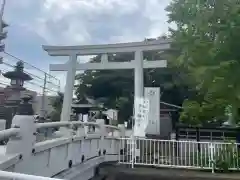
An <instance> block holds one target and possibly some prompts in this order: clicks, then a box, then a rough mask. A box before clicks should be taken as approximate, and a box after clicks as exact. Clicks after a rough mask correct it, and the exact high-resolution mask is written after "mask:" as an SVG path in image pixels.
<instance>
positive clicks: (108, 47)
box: [43, 39, 171, 121]
mask: <svg viewBox="0 0 240 180" xmlns="http://www.w3.org/2000/svg"><path fill="white" fill-rule="evenodd" d="M170 42H171V40H169V39H160V40H156V41H143V42H130V43H118V44H104V45H84V46H43V49H44V50H45V51H47V52H48V54H49V55H50V56H69V61H68V62H67V63H65V64H50V71H67V77H66V85H65V92H64V99H63V107H62V113H61V121H69V120H70V114H71V104H72V97H73V88H74V82H75V74H76V71H77V70H104V69H105V70H106V69H134V95H135V98H136V97H143V96H144V94H143V91H144V77H143V69H144V68H162V67H167V62H166V60H155V61H144V60H143V51H152V50H167V49H169V48H170ZM124 52H134V60H131V61H130V62H108V53H124ZM98 54H101V62H100V63H78V62H77V56H81V55H98Z"/></svg>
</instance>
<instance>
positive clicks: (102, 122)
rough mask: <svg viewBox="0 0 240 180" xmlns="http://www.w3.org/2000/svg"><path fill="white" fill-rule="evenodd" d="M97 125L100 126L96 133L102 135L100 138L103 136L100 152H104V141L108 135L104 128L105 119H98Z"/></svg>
mask: <svg viewBox="0 0 240 180" xmlns="http://www.w3.org/2000/svg"><path fill="white" fill-rule="evenodd" d="M96 123H98V124H99V128H97V130H96V132H98V133H99V134H100V136H101V140H100V150H101V151H102V152H103V151H104V146H105V143H104V139H105V136H106V134H107V132H106V128H105V126H104V125H105V121H104V119H97V120H96Z"/></svg>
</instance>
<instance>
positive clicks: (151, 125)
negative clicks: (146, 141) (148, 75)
mask: <svg viewBox="0 0 240 180" xmlns="http://www.w3.org/2000/svg"><path fill="white" fill-rule="evenodd" d="M144 98H146V99H148V101H149V111H148V119H149V120H148V126H147V128H146V134H152V135H160V88H159V87H146V88H144Z"/></svg>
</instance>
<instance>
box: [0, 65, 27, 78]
mask: <svg viewBox="0 0 240 180" xmlns="http://www.w3.org/2000/svg"><path fill="white" fill-rule="evenodd" d="M23 69H24V64H23V62H22V61H18V62H17V64H16V66H15V69H14V71H9V72H6V73H4V74H3V76H4V77H6V78H8V79H15V80H17V79H21V80H23V81H30V80H32V77H31V76H29V75H28V74H26V73H25V72H23Z"/></svg>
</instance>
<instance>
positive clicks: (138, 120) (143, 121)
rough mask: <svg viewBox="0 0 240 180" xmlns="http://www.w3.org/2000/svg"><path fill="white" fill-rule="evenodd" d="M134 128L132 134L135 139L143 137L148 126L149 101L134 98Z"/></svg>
mask: <svg viewBox="0 0 240 180" xmlns="http://www.w3.org/2000/svg"><path fill="white" fill-rule="evenodd" d="M134 104H135V106H134V128H133V134H134V136H137V137H145V130H146V128H147V125H148V111H149V101H148V100H147V99H145V98H135V103H134Z"/></svg>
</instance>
